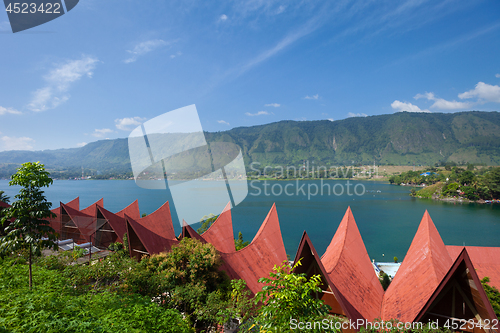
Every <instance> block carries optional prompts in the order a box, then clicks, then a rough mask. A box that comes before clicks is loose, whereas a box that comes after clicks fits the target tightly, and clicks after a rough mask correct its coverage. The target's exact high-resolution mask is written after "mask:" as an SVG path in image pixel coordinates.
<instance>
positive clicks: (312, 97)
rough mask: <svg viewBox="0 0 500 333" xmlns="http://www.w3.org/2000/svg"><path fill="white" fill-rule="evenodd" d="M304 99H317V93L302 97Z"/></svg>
mask: <svg viewBox="0 0 500 333" xmlns="http://www.w3.org/2000/svg"><path fill="white" fill-rule="evenodd" d="M304 99H319V95H318V94H316V95H312V96H309V95H307V96H306V97H304Z"/></svg>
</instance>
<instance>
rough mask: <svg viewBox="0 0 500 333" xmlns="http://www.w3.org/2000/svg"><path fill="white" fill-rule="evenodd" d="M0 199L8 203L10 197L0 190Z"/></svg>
mask: <svg viewBox="0 0 500 333" xmlns="http://www.w3.org/2000/svg"><path fill="white" fill-rule="evenodd" d="M0 201H3V202H5V203H9V201H10V197H9V196H7V195H6V194H5V192H4V191H0Z"/></svg>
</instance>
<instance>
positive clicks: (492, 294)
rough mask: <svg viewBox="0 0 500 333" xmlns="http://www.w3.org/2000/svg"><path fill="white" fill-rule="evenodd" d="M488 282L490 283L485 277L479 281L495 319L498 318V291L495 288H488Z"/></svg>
mask: <svg viewBox="0 0 500 333" xmlns="http://www.w3.org/2000/svg"><path fill="white" fill-rule="evenodd" d="M488 282H490V278H489V277H487V276H485V277H484V278H483V279H482V280H481V284H482V285H483V288H484V291H485V292H486V296H488V299H489V300H490V303H491V306H492V307H493V311H495V314H496V315H497V317H498V318H500V291H499V290H498V289H497V288H496V287H494V286H490V285H489V284H488Z"/></svg>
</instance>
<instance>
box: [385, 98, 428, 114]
mask: <svg viewBox="0 0 500 333" xmlns="http://www.w3.org/2000/svg"><path fill="white" fill-rule="evenodd" d="M391 107H392V108H393V109H394V110H395V111H396V112H403V111H407V112H430V111H429V110H421V109H420V108H419V107H418V106H416V105H414V104H411V103H406V102H400V101H398V100H395V101H394V102H392V104H391Z"/></svg>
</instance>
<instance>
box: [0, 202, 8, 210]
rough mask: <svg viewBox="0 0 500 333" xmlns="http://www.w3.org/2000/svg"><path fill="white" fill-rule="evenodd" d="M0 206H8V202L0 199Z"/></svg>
mask: <svg viewBox="0 0 500 333" xmlns="http://www.w3.org/2000/svg"><path fill="white" fill-rule="evenodd" d="M0 207H2V208H9V207H10V205H9V204H8V203H6V202H3V201H0Z"/></svg>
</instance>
